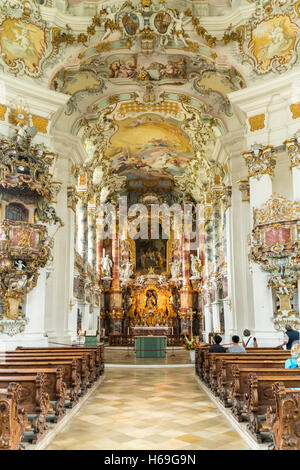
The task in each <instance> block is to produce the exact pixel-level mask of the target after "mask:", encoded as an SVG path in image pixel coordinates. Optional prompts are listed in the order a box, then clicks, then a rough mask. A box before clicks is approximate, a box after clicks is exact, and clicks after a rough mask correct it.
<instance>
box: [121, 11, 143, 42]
mask: <svg viewBox="0 0 300 470" xmlns="http://www.w3.org/2000/svg"><path fill="white" fill-rule="evenodd" d="M122 23H123V26H124V28H125V31H126V33H127V34H128V36H135V34H136V32H137V30H138V29H139V25H140V22H139V19H138V17H137V15H136V14H135V13H126V14H125V15H124V16H123V18H122Z"/></svg>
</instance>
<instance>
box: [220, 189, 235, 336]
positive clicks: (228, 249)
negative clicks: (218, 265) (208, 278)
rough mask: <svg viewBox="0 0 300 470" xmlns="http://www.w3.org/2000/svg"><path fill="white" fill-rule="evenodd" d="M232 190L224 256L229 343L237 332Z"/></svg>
mask: <svg viewBox="0 0 300 470" xmlns="http://www.w3.org/2000/svg"><path fill="white" fill-rule="evenodd" d="M231 194H232V191H231V188H230V196H229V198H228V199H227V203H226V205H225V212H224V232H225V233H224V254H225V264H226V266H227V269H226V270H227V277H226V282H225V289H224V296H223V297H224V300H223V304H224V323H225V335H224V338H223V342H224V343H225V344H226V343H229V342H230V339H231V337H232V335H233V334H235V332H236V318H235V312H233V309H232V277H233V271H232V262H231V258H232V255H231V253H232V246H231V244H232V230H231V218H232V207H231Z"/></svg>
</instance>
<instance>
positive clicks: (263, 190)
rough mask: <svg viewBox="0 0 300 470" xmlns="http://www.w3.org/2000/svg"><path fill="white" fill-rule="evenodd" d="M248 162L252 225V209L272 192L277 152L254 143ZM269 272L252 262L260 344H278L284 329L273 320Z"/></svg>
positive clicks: (255, 327)
mask: <svg viewBox="0 0 300 470" xmlns="http://www.w3.org/2000/svg"><path fill="white" fill-rule="evenodd" d="M244 158H245V161H246V164H247V166H248V176H249V184H250V224H251V228H253V210H254V208H258V207H260V206H262V204H264V203H265V202H266V201H267V200H268V199H269V198H270V196H271V195H272V175H273V172H274V168H275V164H276V156H275V155H274V152H273V149H272V148H271V147H263V146H260V145H258V144H254V145H253V146H252V147H251V149H250V151H249V152H247V153H245V154H244ZM268 280H269V274H268V273H266V272H264V271H263V270H262V269H261V267H260V265H259V264H258V263H252V283H253V302H254V324H255V325H254V330H255V331H254V334H255V336H256V337H257V340H258V344H259V345H261V346H268V345H270V346H271V345H274V342H275V345H276V341H280V339H281V336H282V335H281V333H278V332H276V331H275V328H274V324H273V314H274V305H273V293H272V289H271V288H270V287H268Z"/></svg>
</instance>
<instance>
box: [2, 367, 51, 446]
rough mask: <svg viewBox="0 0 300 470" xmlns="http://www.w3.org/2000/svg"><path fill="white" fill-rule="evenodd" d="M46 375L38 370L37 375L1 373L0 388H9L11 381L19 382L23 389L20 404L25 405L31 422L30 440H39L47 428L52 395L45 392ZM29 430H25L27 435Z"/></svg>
mask: <svg viewBox="0 0 300 470" xmlns="http://www.w3.org/2000/svg"><path fill="white" fill-rule="evenodd" d="M45 380H46V375H45V374H43V373H42V372H38V373H37V374H35V375H17V376H14V375H1V372H0V388H8V387H9V384H10V383H11V382H17V383H18V384H19V385H21V387H22V389H21V391H20V394H19V405H20V406H22V407H24V409H25V412H26V413H27V416H28V420H29V421H30V422H31V432H30V433H29V434H30V435H29V436H28V437H29V440H31V441H32V442H37V441H38V440H39V439H40V437H41V436H42V435H43V434H44V433H45V431H46V430H47V424H46V419H47V415H48V410H49V406H50V397H49V395H48V393H46V392H45V388H46V386H45ZM26 434H27V432H25V436H26Z"/></svg>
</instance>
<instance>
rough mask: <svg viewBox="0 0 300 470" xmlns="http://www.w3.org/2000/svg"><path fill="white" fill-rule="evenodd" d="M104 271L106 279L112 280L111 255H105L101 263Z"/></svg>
mask: <svg viewBox="0 0 300 470" xmlns="http://www.w3.org/2000/svg"><path fill="white" fill-rule="evenodd" d="M101 266H102V271H103V273H104V276H105V277H106V278H111V270H112V260H111V259H110V257H109V255H107V254H106V255H105V256H104V258H102V261H101Z"/></svg>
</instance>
